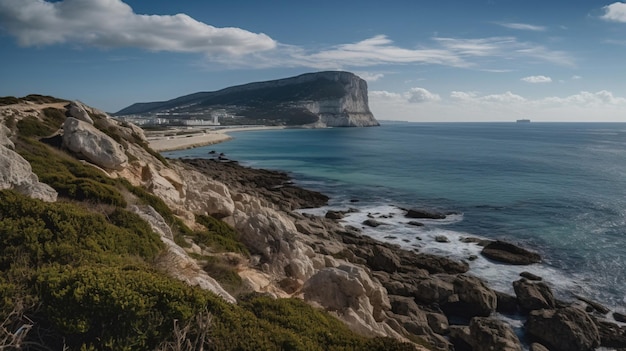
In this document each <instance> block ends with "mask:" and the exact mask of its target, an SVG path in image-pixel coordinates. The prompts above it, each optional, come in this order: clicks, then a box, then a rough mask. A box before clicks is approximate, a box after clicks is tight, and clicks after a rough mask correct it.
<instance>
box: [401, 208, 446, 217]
mask: <svg viewBox="0 0 626 351" xmlns="http://www.w3.org/2000/svg"><path fill="white" fill-rule="evenodd" d="M404 216H405V217H406V218H427V219H444V218H446V215H445V214H443V213H441V212H437V211H432V210H423V209H414V208H411V209H408V210H406V213H405V215H404Z"/></svg>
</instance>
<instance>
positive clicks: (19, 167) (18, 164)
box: [0, 145, 58, 202]
mask: <svg viewBox="0 0 626 351" xmlns="http://www.w3.org/2000/svg"><path fill="white" fill-rule="evenodd" d="M0 189H14V190H16V191H17V192H19V193H21V194H24V195H26V196H30V197H32V198H34V199H40V200H43V201H46V202H55V201H56V200H57V196H58V194H57V192H56V190H54V189H53V188H52V187H50V186H49V185H48V184H45V183H42V182H40V181H39V178H38V177H37V175H36V174H35V173H33V170H32V168H31V166H30V163H29V162H28V161H26V160H25V159H24V158H23V157H22V156H21V155H20V154H18V153H17V152H15V151H13V150H11V149H9V148H7V147H6V146H2V145H0Z"/></svg>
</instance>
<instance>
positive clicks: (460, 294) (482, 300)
mask: <svg viewBox="0 0 626 351" xmlns="http://www.w3.org/2000/svg"><path fill="white" fill-rule="evenodd" d="M446 279H448V280H449V281H451V283H452V284H453V286H454V295H453V296H451V298H448V301H447V302H445V303H444V304H442V305H441V309H442V310H444V311H445V312H446V314H448V315H453V316H460V317H467V318H471V317H474V316H481V317H487V316H489V315H491V313H493V312H495V310H496V306H497V303H498V298H497V296H496V293H495V292H494V291H493V290H491V289H490V288H489V287H487V285H486V284H485V283H484V282H483V281H482V280H481V279H479V278H476V277H471V276H467V275H464V274H458V275H456V276H450V277H445V278H444V280H446Z"/></svg>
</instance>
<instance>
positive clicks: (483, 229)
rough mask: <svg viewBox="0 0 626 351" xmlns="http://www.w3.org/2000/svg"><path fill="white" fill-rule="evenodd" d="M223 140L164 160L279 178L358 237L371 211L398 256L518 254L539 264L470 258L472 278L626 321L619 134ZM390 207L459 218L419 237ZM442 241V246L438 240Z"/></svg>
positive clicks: (488, 131)
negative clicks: (523, 276) (317, 194)
mask: <svg viewBox="0 0 626 351" xmlns="http://www.w3.org/2000/svg"><path fill="white" fill-rule="evenodd" d="M232 135H233V136H234V137H235V138H234V140H232V141H229V142H226V143H222V144H218V145H212V146H207V147H203V148H197V149H193V150H184V151H176V152H166V153H164V155H165V156H166V157H205V158H209V157H211V155H209V153H208V152H209V151H210V150H216V151H217V152H224V153H225V154H226V155H227V156H228V157H230V158H232V159H235V160H239V161H240V162H241V163H242V164H244V165H250V166H253V167H258V168H269V169H280V170H285V171H288V172H290V173H291V174H292V175H293V177H294V178H295V179H296V181H297V182H299V183H300V184H301V185H303V186H305V187H308V188H313V189H316V190H320V191H322V192H325V193H326V194H328V195H330V196H331V197H332V200H331V204H330V205H329V208H335V209H347V208H350V207H352V208H357V209H358V210H359V211H360V212H358V213H355V214H352V215H350V216H348V217H347V218H346V224H351V225H354V226H357V227H363V226H362V225H361V222H362V221H363V220H364V219H365V218H367V214H368V213H369V214H371V215H373V216H375V217H378V220H379V221H381V222H384V223H386V224H387V225H384V226H380V227H378V228H376V229H372V228H364V231H365V233H366V234H368V235H371V236H373V237H375V238H377V239H381V240H385V241H390V242H394V243H397V244H399V245H402V246H404V247H407V248H417V249H419V250H421V251H426V252H434V253H438V254H442V255H446V256H450V257H454V258H458V259H467V258H468V257H469V256H470V255H472V254H478V252H479V250H480V248H479V247H477V246H476V245H474V244H463V243H461V242H460V241H459V238H461V237H466V236H476V237H481V238H490V239H502V240H507V241H512V242H515V243H518V244H521V245H522V246H524V247H526V248H529V249H532V250H535V251H537V252H539V253H540V254H541V255H542V257H543V258H544V260H543V262H542V263H540V264H536V265H533V266H527V267H514V266H507V265H501V264H497V263H494V262H490V261H488V260H486V259H484V258H482V257H479V258H478V259H477V260H475V261H472V262H470V266H471V270H470V272H471V273H473V274H476V275H478V276H481V277H483V278H485V279H486V280H487V281H488V282H489V283H490V284H491V285H492V286H493V287H494V288H497V289H499V290H504V291H509V292H510V291H512V288H511V282H512V281H514V280H517V279H518V276H517V274H518V273H519V272H521V271H524V270H526V271H530V272H533V273H536V274H539V275H542V276H543V277H544V278H545V280H547V281H548V282H549V283H550V284H552V285H553V287H554V288H555V289H556V290H557V291H558V294H559V296H560V297H563V298H568V297H569V296H570V294H571V293H576V294H581V295H584V296H587V297H590V298H593V299H596V300H597V301H599V302H601V303H603V304H606V305H607V306H609V307H611V308H613V309H616V310H618V311H622V312H624V311H625V308H626V124H605V123H601V124H600V123H585V124H577V123H530V124H516V123H467V124H466V123H449V124H448V123H432V124H424V123H389V122H388V123H383V125H382V126H381V127H379V128H334V129H317V130H304V129H300V130H297V129H294V130H270V131H254V132H253V131H249V132H242V133H233V134H232ZM351 200H352V201H351ZM354 200H358V202H354ZM397 206H400V207H416V208H433V209H439V210H443V211H454V212H456V213H457V214H455V215H452V216H449V217H448V218H447V219H446V220H441V221H435V220H430V221H425V222H424V223H425V224H426V225H425V226H424V227H419V228H417V227H412V226H410V225H407V224H406V222H408V220H406V219H405V218H403V216H402V211H400V210H399V209H398V208H397ZM327 209H328V208H325V209H317V210H311V211H312V212H318V213H320V214H323V213H324V211H325V210H327ZM440 235H444V236H446V237H447V238H448V239H449V240H450V242H449V243H440V242H436V241H435V240H434V238H435V237H436V236H440Z"/></svg>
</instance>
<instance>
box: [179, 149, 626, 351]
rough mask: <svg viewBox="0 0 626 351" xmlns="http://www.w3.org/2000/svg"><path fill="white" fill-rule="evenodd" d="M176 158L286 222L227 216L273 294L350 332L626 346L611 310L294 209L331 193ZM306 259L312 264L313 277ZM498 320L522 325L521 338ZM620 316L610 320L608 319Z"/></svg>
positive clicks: (557, 346)
mask: <svg viewBox="0 0 626 351" xmlns="http://www.w3.org/2000/svg"><path fill="white" fill-rule="evenodd" d="M182 162H183V163H184V164H185V165H186V166H190V167H193V168H194V169H196V170H199V171H200V172H202V173H203V174H205V175H207V176H208V177H209V178H211V179H213V180H215V181H219V182H221V183H223V184H225V185H226V186H227V187H228V188H229V189H230V190H231V191H232V192H237V193H246V194H248V195H250V196H253V197H255V198H257V199H259V200H260V202H262V203H264V204H266V205H268V206H270V207H271V208H273V209H274V210H275V211H277V212H279V213H280V214H281V216H284V217H283V219H284V220H286V221H287V222H291V223H292V224H293V227H294V228H295V229H296V232H295V233H294V232H293V231H288V232H287V233H280V231H279V230H276V229H278V228H279V227H280V226H278V227H277V226H274V225H272V224H271V223H267V224H269V225H270V226H271V227H272V228H273V229H274V230H273V233H272V234H271V236H270V237H269V238H268V237H264V238H262V237H260V236H258V235H254V234H253V235H250V233H247V232H246V230H245V228H243V227H242V226H241V225H240V223H238V222H237V221H236V220H232V219H233V218H228V217H224V219H225V220H226V221H229V220H231V224H232V225H233V226H235V227H236V228H238V229H239V230H240V231H241V232H242V241H243V242H244V244H246V246H247V247H249V249H250V250H251V253H252V254H253V255H255V256H258V260H257V261H256V262H258V264H257V265H256V267H254V266H253V267H251V268H258V269H259V270H261V271H263V272H266V273H269V274H270V276H271V277H272V280H273V281H274V282H275V287H274V288H273V289H266V290H267V291H271V290H273V291H282V292H283V293H284V294H276V295H277V296H279V295H280V296H285V295H286V296H295V297H300V298H303V299H304V300H305V301H307V302H309V303H312V304H314V305H318V306H320V307H322V308H325V309H326V310H329V311H332V312H334V313H335V314H336V315H337V316H338V317H339V318H340V319H342V320H344V321H345V322H346V323H347V324H348V325H349V326H350V327H351V328H352V329H353V330H355V331H357V332H360V333H364V334H369V335H385V336H393V337H396V338H401V339H405V340H414V339H415V337H418V338H420V339H422V340H424V341H426V344H427V345H430V347H432V348H433V349H436V350H474V351H477V350H522V349H524V348H528V347H530V349H531V350H544V349H548V350H593V349H596V348H597V347H600V346H602V347H605V348H609V349H611V348H614V349H618V350H619V349H623V348H626V326H623V325H621V326H620V325H619V324H618V323H616V322H614V321H613V320H611V318H610V316H611V315H610V313H609V311H608V310H606V309H602V307H601V306H599V305H598V304H597V303H594V302H593V301H589V300H586V299H577V300H574V301H571V302H564V301H559V300H557V299H555V297H554V294H553V292H552V290H551V288H550V285H549V284H548V283H546V282H543V281H541V278H540V277H536V276H533V275H531V274H524V276H523V277H520V278H519V280H517V281H515V282H514V283H513V287H514V291H515V296H513V295H509V294H505V293H502V292H498V291H494V290H492V289H490V288H489V287H488V286H487V284H485V282H483V281H482V280H480V279H479V278H476V277H474V276H471V275H470V274H468V270H469V265H468V264H467V263H466V262H462V261H454V260H451V259H448V258H445V257H440V256H436V255H430V254H425V253H420V252H417V251H415V250H414V251H407V250H404V249H402V248H400V247H399V246H396V245H392V244H388V243H383V242H379V241H377V240H374V239H372V238H369V237H367V236H364V235H362V233H361V232H360V230H359V229H357V228H353V227H344V226H342V225H341V224H340V223H339V221H338V218H340V216H336V214H334V213H329V215H327V216H325V217H321V216H314V215H309V214H300V213H297V212H294V210H296V209H300V208H312V207H320V206H323V205H324V204H326V202H327V201H328V197H326V196H325V195H323V194H320V193H317V192H313V191H309V190H306V189H302V188H300V187H297V186H295V185H294V184H293V183H292V182H291V180H290V178H289V177H288V175H287V174H286V173H283V172H276V171H268V170H259V169H252V168H247V167H243V166H240V165H238V164H237V163H235V162H216V161H213V160H206V159H193V160H182ZM416 211H417V210H410V211H409V210H407V214H409V217H410V216H412V215H414V214H415V213H417V212H416ZM411 213H412V214H411ZM242 229H244V230H242ZM257 234H258V233H257ZM284 234H287V235H284ZM483 244H485V245H486V247H485V256H486V257H490V258H492V259H503V260H504V261H505V262H508V264H530V263H532V262H537V260H538V259H539V258H538V256H537V255H536V254H534V253H531V252H528V251H526V250H524V249H522V248H519V247H515V246H514V245H511V244H508V243H502V242H492V243H483ZM283 247H291V248H296V247H297V250H295V251H302V252H303V253H305V252H306V253H305V254H304V255H302V256H299V255H297V254H296V255H288V254H286V253H285V252H281V251H282V249H281V248H283ZM295 251H294V252H295ZM303 257H306V258H307V259H308V260H310V261H312V263H313V269H312V270H311V271H307V269H306V266H307V264H306V262H305V261H307V259H303ZM303 261H304V262H303ZM502 315H505V316H514V318H517V319H520V318H521V319H523V320H525V323H524V337H523V338H522V340H520V338H519V336H518V335H516V333H515V332H514V330H513V329H512V328H511V326H510V325H509V324H507V323H506V322H504V320H503V318H501V316H502ZM620 317H621V316H620V315H619V314H617V315H616V316H615V320H619V319H620ZM542 347H543V348H542Z"/></svg>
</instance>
